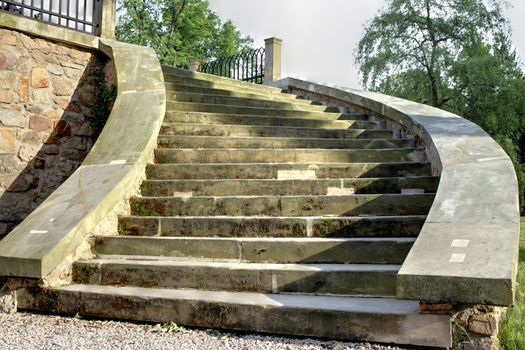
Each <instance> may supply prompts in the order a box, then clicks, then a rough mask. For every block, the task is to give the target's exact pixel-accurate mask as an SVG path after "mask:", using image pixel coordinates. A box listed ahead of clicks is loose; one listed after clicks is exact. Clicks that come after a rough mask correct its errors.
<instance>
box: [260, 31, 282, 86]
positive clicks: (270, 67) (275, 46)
mask: <svg viewBox="0 0 525 350" xmlns="http://www.w3.org/2000/svg"><path fill="white" fill-rule="evenodd" d="M264 43H265V55H266V58H265V60H264V65H265V67H264V84H265V85H271V84H272V82H274V81H277V80H280V79H281V46H282V44H283V41H282V40H281V39H278V38H275V37H272V38H268V39H265V40H264Z"/></svg>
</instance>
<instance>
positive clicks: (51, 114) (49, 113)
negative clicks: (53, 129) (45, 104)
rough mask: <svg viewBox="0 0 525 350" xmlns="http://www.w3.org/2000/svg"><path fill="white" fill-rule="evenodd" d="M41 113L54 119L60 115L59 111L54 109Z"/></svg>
mask: <svg viewBox="0 0 525 350" xmlns="http://www.w3.org/2000/svg"><path fill="white" fill-rule="evenodd" d="M42 115H43V116H44V117H47V118H49V119H55V120H57V119H60V117H61V113H59V112H58V111H55V110H54V109H50V110H48V111H45V112H44V113H42Z"/></svg>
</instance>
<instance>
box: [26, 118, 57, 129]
mask: <svg viewBox="0 0 525 350" xmlns="http://www.w3.org/2000/svg"><path fill="white" fill-rule="evenodd" d="M29 128H30V129H31V130H34V131H44V132H47V133H51V132H52V131H53V121H52V120H51V119H49V118H46V117H43V116H39V115H33V116H31V119H30V120H29Z"/></svg>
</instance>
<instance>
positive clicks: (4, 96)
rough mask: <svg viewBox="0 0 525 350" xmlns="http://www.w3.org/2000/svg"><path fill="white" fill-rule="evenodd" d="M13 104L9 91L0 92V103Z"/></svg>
mask: <svg viewBox="0 0 525 350" xmlns="http://www.w3.org/2000/svg"><path fill="white" fill-rule="evenodd" d="M11 102H13V94H12V93H11V91H9V90H0V103H11Z"/></svg>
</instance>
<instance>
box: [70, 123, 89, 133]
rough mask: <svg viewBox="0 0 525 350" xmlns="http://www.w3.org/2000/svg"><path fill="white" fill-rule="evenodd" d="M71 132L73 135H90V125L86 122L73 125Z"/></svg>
mask: <svg viewBox="0 0 525 350" xmlns="http://www.w3.org/2000/svg"><path fill="white" fill-rule="evenodd" d="M72 133H73V135H77V136H91V135H92V131H91V126H89V124H87V123H82V124H79V125H75V126H73V129H72Z"/></svg>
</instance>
